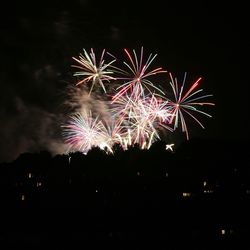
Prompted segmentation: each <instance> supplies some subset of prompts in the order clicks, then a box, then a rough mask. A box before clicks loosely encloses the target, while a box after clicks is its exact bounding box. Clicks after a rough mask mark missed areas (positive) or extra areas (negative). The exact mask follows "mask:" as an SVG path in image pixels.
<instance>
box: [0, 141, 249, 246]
mask: <svg viewBox="0 0 250 250" xmlns="http://www.w3.org/2000/svg"><path fill="white" fill-rule="evenodd" d="M0 171H1V177H0V178H1V191H0V192H1V193H0V194H1V214H0V221H1V223H0V244H1V247H0V248H1V249H12V248H14V247H16V248H19V249H20V248H26V249H27V248H31V249H38V248H41V249H45V248H51V249H62V248H65V249H76V248H77V249H78V248H79V247H80V248H83V249H85V248H87V249H89V248H90V249H97V247H98V248H100V247H101V248H106V247H107V246H108V247H112V248H113V249H131V248H135V249H143V248H144V247H146V246H149V247H150V248H151V249H183V248H184V247H185V248H187V249H248V248H249V247H250V244H249V243H250V216H249V214H250V213H249V211H250V169H249V156H248V155H247V154H246V153H245V152H243V151H242V150H237V151H236V150H235V149H232V148H230V146H228V144H224V143H218V142H216V143H215V142H211V141H205V142H204V141H199V140H193V141H191V142H189V143H187V144H185V145H183V146H182V147H180V148H178V150H177V151H176V152H175V153H170V152H167V151H166V150H165V145H163V144H156V145H153V147H152V148H151V149H150V150H149V151H141V150H139V149H137V148H132V149H130V150H129V151H126V152H122V151H119V150H118V152H117V154H115V155H113V156H111V155H106V154H104V153H103V152H100V151H99V150H97V149H94V150H92V151H91V152H90V153H89V154H88V155H87V156H85V155H82V154H79V153H74V154H71V155H58V156H55V157H52V156H51V155H50V154H49V153H48V152H40V153H36V154H31V153H26V154H22V155H21V156H20V157H19V158H18V159H16V160H15V161H13V162H11V163H2V164H1V169H0ZM134 240H136V242H137V243H134ZM100 244H101V245H100ZM87 246H91V247H87Z"/></svg>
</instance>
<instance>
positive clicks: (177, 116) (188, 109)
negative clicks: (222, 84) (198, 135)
mask: <svg viewBox="0 0 250 250" xmlns="http://www.w3.org/2000/svg"><path fill="white" fill-rule="evenodd" d="M186 75H187V74H186V73H185V74H184V78H183V81H182V84H181V85H179V83H178V81H177V78H173V76H172V74H171V73H169V76H170V85H171V88H172V90H173V94H174V100H173V101H171V100H169V104H168V105H169V107H170V109H169V110H170V112H171V114H172V118H171V120H170V123H173V124H174V129H176V128H177V127H178V124H179V123H181V128H182V132H184V133H185V134H186V138H187V139H189V132H188V127H187V124H186V121H185V114H186V115H188V116H189V117H191V118H192V119H193V120H194V121H195V122H197V123H198V124H199V125H200V126H201V127H202V128H204V126H203V124H202V123H201V122H200V121H199V120H198V118H197V117H195V116H194V113H200V114H203V115H205V116H208V117H211V115H209V114H208V113H206V112H204V111H201V110H199V109H198V108H197V107H198V106H204V105H214V103H211V102H204V101H201V100H203V99H205V98H207V97H211V96H212V95H198V94H200V93H201V92H202V91H203V89H197V88H198V86H199V83H200V81H201V78H198V79H197V80H196V81H195V82H194V83H193V84H192V85H191V87H190V88H189V89H188V90H187V91H186V92H185V91H184V85H185V82H186Z"/></svg>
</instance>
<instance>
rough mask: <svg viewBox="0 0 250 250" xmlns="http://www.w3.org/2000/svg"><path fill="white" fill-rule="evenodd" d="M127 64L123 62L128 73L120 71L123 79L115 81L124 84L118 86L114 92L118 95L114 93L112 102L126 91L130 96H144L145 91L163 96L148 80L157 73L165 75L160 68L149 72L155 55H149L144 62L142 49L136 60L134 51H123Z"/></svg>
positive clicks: (164, 71)
mask: <svg viewBox="0 0 250 250" xmlns="http://www.w3.org/2000/svg"><path fill="white" fill-rule="evenodd" d="M124 51H125V53H126V55H127V57H128V59H129V62H123V63H124V65H126V66H127V68H128V70H129V71H125V70H120V72H122V73H123V74H124V75H125V76H124V77H118V78H117V79H120V80H125V83H123V84H122V85H121V86H119V87H118V88H117V89H116V90H119V91H118V93H116V94H115V95H114V96H113V98H112V99H113V100H115V99H116V98H119V97H120V96H121V95H123V94H125V93H127V92H128V91H130V92H131V96H137V97H138V96H144V94H145V90H147V91H148V92H149V93H152V91H153V90H156V91H157V92H161V93H162V94H164V92H163V91H162V90H160V89H159V88H158V87H156V85H155V84H153V82H152V81H150V80H149V79H148V78H149V77H150V76H153V75H156V74H159V73H166V72H167V71H166V70H163V69H162V68H161V67H160V68H156V69H153V70H151V71H149V70H148V69H149V67H150V65H151V64H152V62H153V61H154V59H155V58H156V56H157V54H155V55H152V54H150V55H149V57H148V58H147V60H146V62H144V60H143V56H144V53H143V47H142V48H141V53H140V57H139V58H138V56H137V54H136V52H135V50H133V54H132V55H131V53H130V52H129V50H127V49H124Z"/></svg>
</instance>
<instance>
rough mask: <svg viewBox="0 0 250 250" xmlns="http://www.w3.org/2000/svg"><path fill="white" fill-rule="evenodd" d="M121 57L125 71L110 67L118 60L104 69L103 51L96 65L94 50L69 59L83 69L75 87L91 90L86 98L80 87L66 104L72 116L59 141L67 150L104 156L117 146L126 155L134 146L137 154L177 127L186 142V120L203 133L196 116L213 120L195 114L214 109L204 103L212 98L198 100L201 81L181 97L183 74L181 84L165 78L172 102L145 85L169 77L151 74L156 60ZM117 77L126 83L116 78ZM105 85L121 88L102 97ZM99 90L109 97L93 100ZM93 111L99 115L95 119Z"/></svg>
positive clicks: (158, 71) (127, 54)
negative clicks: (100, 152)
mask: <svg viewBox="0 0 250 250" xmlns="http://www.w3.org/2000/svg"><path fill="white" fill-rule="evenodd" d="M124 51H125V54H126V56H127V57H128V59H129V60H128V62H123V63H124V65H125V66H126V67H127V68H128V69H129V71H125V70H123V69H120V68H118V67H116V66H114V65H112V64H113V63H114V62H115V61H116V60H117V59H116V58H115V57H114V56H112V57H113V58H115V59H114V60H112V61H110V62H109V63H107V64H105V63H104V55H105V50H103V51H102V54H101V57H100V61H99V63H98V64H97V61H96V56H95V53H94V51H93V49H91V53H90V54H88V53H87V52H86V50H84V55H80V57H79V58H80V59H76V58H73V59H74V60H75V61H77V62H78V63H79V64H80V66H75V67H76V68H79V69H81V71H79V72H76V73H75V74H74V75H75V76H83V77H84V78H83V79H82V80H80V81H79V82H78V83H77V86H79V85H81V84H82V83H87V82H89V81H90V82H92V84H91V87H90V91H89V94H88V98H86V95H85V93H86V91H87V85H86V84H84V85H83V87H84V88H83V89H82V90H79V91H76V92H75V96H74V94H73V95H72V98H71V100H70V101H68V104H69V105H71V106H72V107H75V113H74V114H73V115H71V117H70V120H69V121H68V123H67V124H66V125H63V126H62V127H63V137H64V139H65V142H66V144H68V146H69V151H81V152H83V153H84V154H87V152H88V151H89V150H90V149H91V148H93V147H99V148H100V149H102V150H105V151H106V152H107V153H113V149H112V148H113V147H114V145H116V144H119V145H120V146H121V147H122V148H123V149H124V150H127V149H128V148H129V147H130V146H133V145H135V144H136V145H138V146H139V147H140V148H141V149H149V148H150V147H151V145H152V144H153V143H154V142H155V141H157V140H161V139H162V138H161V137H160V134H159V132H160V130H162V129H163V130H167V131H170V132H173V131H174V130H176V129H177V128H178V125H179V124H180V125H181V129H182V132H184V133H185V134H186V138H187V139H189V132H188V127H187V124H186V121H185V116H186V115H187V116H189V117H191V118H192V119H193V120H194V121H195V122H196V123H198V124H199V125H200V126H201V127H202V128H204V126H203V124H202V123H201V122H200V121H199V120H198V118H197V117H196V116H195V115H194V114H195V113H199V114H202V115H205V116H208V117H211V115H209V114H208V113H206V112H204V111H202V110H200V109H198V108H197V106H204V105H214V103H211V102H204V101H203V99H205V98H208V97H211V96H212V95H199V94H200V93H201V92H202V91H203V90H202V89H197V88H198V86H199V84H200V81H201V78H198V80H196V81H195V82H194V83H193V84H192V85H191V87H189V88H188V90H187V91H185V90H184V87H185V82H186V73H185V74H184V78H183V81H182V83H181V84H179V83H178V81H177V78H173V76H172V74H171V73H169V74H168V75H167V76H169V78H170V81H169V84H170V86H171V89H172V91H173V95H174V98H173V99H172V100H171V99H170V98H168V97H167V96H166V93H167V92H166V91H163V90H162V89H160V88H159V87H157V86H156V85H155V84H154V83H153V82H152V81H151V80H149V79H148V78H149V77H151V76H153V75H158V74H159V73H165V72H167V71H165V70H162V68H156V69H153V70H151V71H150V70H149V67H150V66H151V64H152V62H153V60H154V59H155V57H156V56H157V55H152V54H150V55H149V57H148V58H147V60H146V61H144V60H143V56H144V54H143V47H142V48H141V51H140V55H139V57H138V56H137V54H136V52H135V50H133V53H132V54H130V52H129V51H128V50H127V49H125V50H124ZM107 54H109V53H107ZM116 74H117V75H116ZM120 74H122V75H123V76H124V77H120V76H119V75H120ZM111 75H112V76H111ZM104 82H108V83H111V84H112V83H114V84H117V83H120V86H119V87H116V88H114V89H115V92H114V93H113V92H112V93H109V92H107V91H106V88H105V86H104ZM96 83H98V84H96ZM111 84H110V85H111ZM98 87H101V88H102V89H103V90H104V92H105V93H106V94H107V95H106V96H102V98H101V100H99V99H97V98H96V96H95V95H94V97H92V96H93V94H92V91H93V92H95V91H94V90H98ZM90 94H91V95H90ZM87 110H90V111H87ZM93 110H95V111H98V112H97V114H95V116H94V117H93V112H92V111H93ZM168 145H173V144H168Z"/></svg>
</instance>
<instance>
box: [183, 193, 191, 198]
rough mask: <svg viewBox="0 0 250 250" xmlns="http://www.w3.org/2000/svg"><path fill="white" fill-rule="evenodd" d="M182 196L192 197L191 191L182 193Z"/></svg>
mask: <svg viewBox="0 0 250 250" xmlns="http://www.w3.org/2000/svg"><path fill="white" fill-rule="evenodd" d="M182 196H183V197H190V196H191V193H182Z"/></svg>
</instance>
